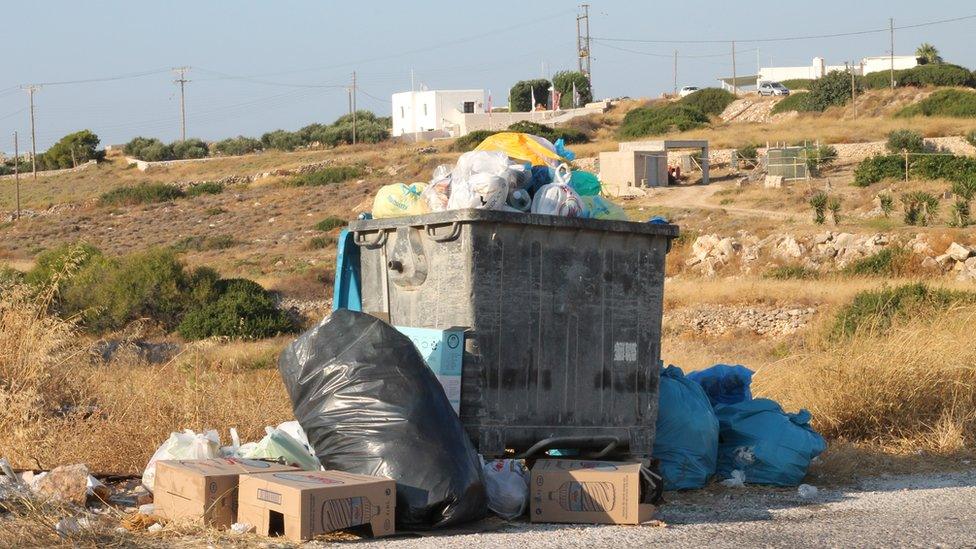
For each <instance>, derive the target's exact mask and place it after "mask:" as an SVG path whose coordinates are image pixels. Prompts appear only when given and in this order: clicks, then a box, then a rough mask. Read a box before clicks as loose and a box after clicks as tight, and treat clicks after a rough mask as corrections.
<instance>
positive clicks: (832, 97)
mask: <svg viewBox="0 0 976 549" xmlns="http://www.w3.org/2000/svg"><path fill="white" fill-rule="evenodd" d="M860 80H861V79H860V77H857V78H855V79H854V82H855V89H856V92H857V93H858V94H860V93H861V91H862V90H863V88H862V85H861V82H860ZM809 93H810V102H811V103H810V105H811V106H812V107H813V108H814V110H817V111H820V112H823V111H825V110H827V108H828V107H833V106H835V105H836V106H840V105H846V104H847V102H848V101H850V100H851V75H850V73H849V72H841V71H834V72H829V73H827V74H825V75H824V76H822V77H820V78H818V79H816V80H814V81H813V83H812V84H810V91H809Z"/></svg>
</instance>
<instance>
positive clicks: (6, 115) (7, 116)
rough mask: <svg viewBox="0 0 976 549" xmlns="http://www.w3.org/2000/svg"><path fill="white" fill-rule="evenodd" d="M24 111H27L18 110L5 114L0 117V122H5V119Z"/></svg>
mask: <svg viewBox="0 0 976 549" xmlns="http://www.w3.org/2000/svg"><path fill="white" fill-rule="evenodd" d="M26 110H27V109H20V110H16V111H14V112H12V113H10V114H5V115H3V116H0V120H6V119H7V118H10V117H11V116H17V115H18V114H20V113H22V112H25V111H26Z"/></svg>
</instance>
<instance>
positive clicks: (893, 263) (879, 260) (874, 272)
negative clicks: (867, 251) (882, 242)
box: [843, 246, 910, 276]
mask: <svg viewBox="0 0 976 549" xmlns="http://www.w3.org/2000/svg"><path fill="white" fill-rule="evenodd" d="M909 256H910V252H908V251H907V250H905V249H904V248H900V247H897V246H889V247H887V248H883V249H882V250H880V251H878V252H877V253H875V254H873V255H869V256H867V257H862V258H861V259H858V260H855V261H853V262H851V263H850V264H848V265H847V266H846V267H844V270H843V272H844V274H848V275H854V276H896V275H898V274H899V273H900V271H901V265H902V264H903V263H904V261H905V260H906V259H907V258H908V257H909Z"/></svg>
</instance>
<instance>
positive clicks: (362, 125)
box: [297, 111, 393, 147]
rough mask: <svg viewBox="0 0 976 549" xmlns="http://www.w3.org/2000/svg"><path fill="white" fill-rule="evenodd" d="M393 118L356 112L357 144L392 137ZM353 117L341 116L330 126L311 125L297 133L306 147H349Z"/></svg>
mask: <svg viewBox="0 0 976 549" xmlns="http://www.w3.org/2000/svg"><path fill="white" fill-rule="evenodd" d="M392 120H393V119H392V118H390V117H385V118H384V117H378V116H376V115H375V114H374V113H372V112H370V111H356V142H357V143H379V142H380V141H385V140H387V139H389V137H390V129H391V127H392V124H393V122H392ZM352 127H353V117H352V115H351V114H346V115H343V116H340V117H339V118H337V119H336V120H335V122H333V123H332V124H330V125H327V126H324V125H322V124H311V125H309V126H305V127H304V128H302V129H301V130H299V131H298V132H297V133H298V134H299V135H300V136H301V137H302V140H303V142H304V144H305V145H310V144H313V143H319V144H321V145H325V146H327V147H337V146H339V145H349V144H351V143H352Z"/></svg>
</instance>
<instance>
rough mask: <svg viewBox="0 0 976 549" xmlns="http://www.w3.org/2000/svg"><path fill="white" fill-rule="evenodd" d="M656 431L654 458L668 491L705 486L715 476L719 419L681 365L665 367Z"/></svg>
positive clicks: (662, 374) (662, 371)
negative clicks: (658, 464)
mask: <svg viewBox="0 0 976 549" xmlns="http://www.w3.org/2000/svg"><path fill="white" fill-rule="evenodd" d="M658 399H659V404H658V407H657V424H656V428H655V430H654V458H655V459H657V460H659V461H660V467H661V476H663V477H664V489H665V490H684V489H689V488H701V487H702V486H705V484H706V483H708V480H709V479H710V478H712V476H713V475H715V466H716V463H717V461H718V419H717V418H716V417H715V412H714V411H713V410H712V405H711V403H709V402H708V396H707V395H705V391H704V390H703V389H702V388H701V386H700V385H698V384H697V383H695V382H694V381H691V380H689V379H688V378H686V377H685V376H684V373H683V372H682V371H681V368H678V367H677V366H668V367H667V368H665V369H664V370H661V384H660V385H659V386H658Z"/></svg>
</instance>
